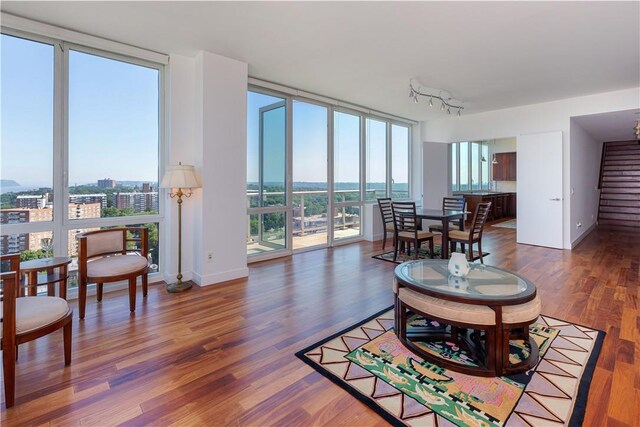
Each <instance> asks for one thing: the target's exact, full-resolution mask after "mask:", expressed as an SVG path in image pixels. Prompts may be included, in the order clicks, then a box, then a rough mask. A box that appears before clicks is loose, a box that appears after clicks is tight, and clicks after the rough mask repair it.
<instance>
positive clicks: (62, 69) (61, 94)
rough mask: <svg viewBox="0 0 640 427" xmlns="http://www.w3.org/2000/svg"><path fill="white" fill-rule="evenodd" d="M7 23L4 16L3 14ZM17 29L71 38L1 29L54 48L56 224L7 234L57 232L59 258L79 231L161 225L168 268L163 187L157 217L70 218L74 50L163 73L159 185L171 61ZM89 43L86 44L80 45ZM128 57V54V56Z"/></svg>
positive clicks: (155, 276)
mask: <svg viewBox="0 0 640 427" xmlns="http://www.w3.org/2000/svg"><path fill="white" fill-rule="evenodd" d="M3 18H4V15H3ZM10 21H15V22H16V23H17V24H18V25H17V27H20V26H22V27H30V28H31V29H35V30H42V32H43V33H49V34H58V33H61V34H62V35H66V36H68V38H69V39H73V40H76V41H69V40H65V39H63V38H58V37H51V36H49V35H43V34H38V33H37V32H32V31H24V30H22V29H19V28H14V27H11V26H8V25H3V26H2V27H0V33H1V34H2V35H7V36H11V37H17V38H21V39H25V40H27V41H32V42H37V43H44V44H47V45H51V46H52V47H53V50H54V53H53V74H54V75H53V84H54V88H53V100H52V101H53V126H52V135H53V138H52V140H53V158H52V159H51V161H52V163H53V182H52V187H53V220H52V221H46V222H44V221H43V222H30V223H20V224H3V225H2V234H3V235H11V234H25V233H37V232H43V231H50V232H52V233H53V236H54V238H53V253H54V256H68V253H69V248H70V245H71V244H73V242H70V241H69V232H70V231H71V230H76V229H86V228H100V227H113V226H127V225H133V224H140V223H158V264H159V265H160V266H163V265H164V264H165V259H164V258H165V256H164V252H165V250H164V247H163V245H164V242H166V239H167V237H168V235H169V234H168V232H167V230H166V226H165V215H164V212H165V209H166V200H165V199H166V194H167V190H166V189H160V188H158V213H157V214H152V215H131V216H122V217H104V218H86V219H69V218H68V209H69V185H68V184H69V183H68V176H69V139H68V137H69V110H68V108H69V51H70V50H74V51H78V52H82V53H87V54H91V55H97V56H100V57H103V58H106V59H112V60H116V61H121V62H125V63H128V64H133V65H138V66H143V67H147V68H152V69H156V70H157V71H158V152H157V156H158V183H159V182H160V180H161V178H162V176H163V174H164V171H165V164H166V163H167V153H168V148H167V143H168V142H167V137H166V135H167V134H168V129H167V126H168V120H167V116H168V112H169V106H168V105H167V102H166V94H167V93H168V90H169V86H168V79H167V73H168V69H167V63H168V60H167V61H162V60H159V61H158V62H156V61H153V60H150V59H143V58H139V57H136V56H132V55H131V54H130V53H131V52H133V53H144V52H148V51H145V50H143V49H139V48H135V47H131V46H127V45H122V44H120V43H116V42H111V41H108V40H103V39H99V38H97V37H93V36H88V35H84V34H81V33H75V32H73V31H69V30H62V29H57V28H56V27H53V26H50V25H47V24H40V23H34V22H32V21H28V20H24V19H21V18H16V19H11V20H10ZM78 41H80V42H83V41H87V43H86V44H82V43H80V42H78ZM93 43H95V44H98V45H102V46H105V47H106V48H109V49H113V50H105V49H104V48H97V47H94V46H92V45H91V44H93ZM123 52H124V53H123ZM144 56H148V57H153V58H158V59H161V58H162V57H163V55H160V54H156V53H154V52H148V54H147V55H144ZM162 279H163V273H162V271H161V270H159V271H157V272H155V273H150V274H149V280H150V281H158V280H162ZM68 296H69V297H70V298H73V297H74V296H75V290H74V289H71V290H70V292H69V293H68Z"/></svg>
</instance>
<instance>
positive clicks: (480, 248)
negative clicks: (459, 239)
mask: <svg viewBox="0 0 640 427" xmlns="http://www.w3.org/2000/svg"><path fill="white" fill-rule="evenodd" d="M478 253H479V254H480V264H484V260H483V259H482V240H478Z"/></svg>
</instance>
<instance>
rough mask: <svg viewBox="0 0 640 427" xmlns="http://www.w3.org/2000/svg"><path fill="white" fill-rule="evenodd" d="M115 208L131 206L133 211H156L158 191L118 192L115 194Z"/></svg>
mask: <svg viewBox="0 0 640 427" xmlns="http://www.w3.org/2000/svg"><path fill="white" fill-rule="evenodd" d="M115 203H116V208H118V209H125V208H131V209H133V211H134V212H146V211H155V212H157V211H158V192H157V191H151V192H148V193H118V194H116V195H115Z"/></svg>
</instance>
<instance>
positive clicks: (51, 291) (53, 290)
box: [47, 268, 56, 297]
mask: <svg viewBox="0 0 640 427" xmlns="http://www.w3.org/2000/svg"><path fill="white" fill-rule="evenodd" d="M52 274H53V268H48V269H47V276H50V275H52ZM47 280H50V279H49V277H47ZM47 296H49V297H54V296H56V288H55V283H49V284H47Z"/></svg>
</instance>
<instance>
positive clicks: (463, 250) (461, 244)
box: [460, 242, 467, 256]
mask: <svg viewBox="0 0 640 427" xmlns="http://www.w3.org/2000/svg"><path fill="white" fill-rule="evenodd" d="M460 250H461V251H462V253H463V254H465V256H466V253H467V247H466V245H465V244H464V243H462V242H460Z"/></svg>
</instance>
